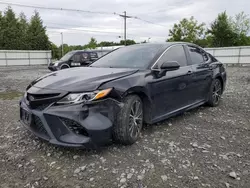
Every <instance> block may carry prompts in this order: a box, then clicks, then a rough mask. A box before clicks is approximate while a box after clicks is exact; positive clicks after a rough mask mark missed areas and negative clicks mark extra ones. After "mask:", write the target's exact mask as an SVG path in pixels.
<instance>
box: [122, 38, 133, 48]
mask: <svg viewBox="0 0 250 188" xmlns="http://www.w3.org/2000/svg"><path fill="white" fill-rule="evenodd" d="M133 44H136V42H135V41H134V40H130V39H127V40H126V45H127V46H129V45H133ZM120 45H125V41H124V40H121V41H120Z"/></svg>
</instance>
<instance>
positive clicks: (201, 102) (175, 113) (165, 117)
mask: <svg viewBox="0 0 250 188" xmlns="http://www.w3.org/2000/svg"><path fill="white" fill-rule="evenodd" d="M205 103H206V100H202V101H200V102H197V103H194V104H191V105H188V106H184V107H182V108H179V109H177V110H174V111H172V112H169V113H167V114H164V115H161V116H158V117H156V118H154V119H152V121H151V122H150V124H154V123H157V122H159V121H162V120H165V119H168V118H170V117H173V116H176V115H178V114H181V113H183V112H186V111H188V110H191V109H193V108H196V107H198V106H201V105H203V104H205Z"/></svg>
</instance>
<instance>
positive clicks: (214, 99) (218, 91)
mask: <svg viewBox="0 0 250 188" xmlns="http://www.w3.org/2000/svg"><path fill="white" fill-rule="evenodd" d="M221 95H222V83H221V81H220V80H219V79H214V80H213V82H212V84H211V88H210V91H209V96H208V102H207V104H208V105H209V106H212V107H213V106H218V105H219V103H220V99H221Z"/></svg>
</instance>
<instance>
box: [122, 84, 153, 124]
mask: <svg viewBox="0 0 250 188" xmlns="http://www.w3.org/2000/svg"><path fill="white" fill-rule="evenodd" d="M128 95H137V96H139V97H140V98H141V100H142V103H143V113H144V114H143V116H144V122H145V123H150V122H151V119H152V116H151V115H152V113H151V112H152V101H151V99H150V97H149V95H148V94H147V92H146V89H145V88H144V87H140V86H136V87H133V88H130V89H128V90H127V91H126V92H124V94H123V95H122V97H126V96H128Z"/></svg>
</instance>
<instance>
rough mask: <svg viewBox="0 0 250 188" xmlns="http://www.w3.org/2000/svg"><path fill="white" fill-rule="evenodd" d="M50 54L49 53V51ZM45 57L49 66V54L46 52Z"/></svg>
mask: <svg viewBox="0 0 250 188" xmlns="http://www.w3.org/2000/svg"><path fill="white" fill-rule="evenodd" d="M49 52H50V53H51V51H49ZM46 57H47V65H49V63H50V61H49V53H48V51H46Z"/></svg>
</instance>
